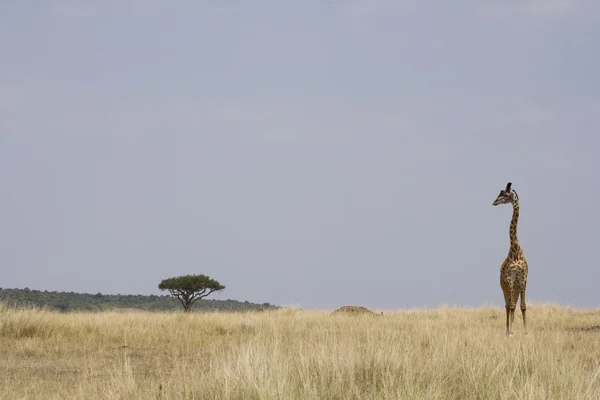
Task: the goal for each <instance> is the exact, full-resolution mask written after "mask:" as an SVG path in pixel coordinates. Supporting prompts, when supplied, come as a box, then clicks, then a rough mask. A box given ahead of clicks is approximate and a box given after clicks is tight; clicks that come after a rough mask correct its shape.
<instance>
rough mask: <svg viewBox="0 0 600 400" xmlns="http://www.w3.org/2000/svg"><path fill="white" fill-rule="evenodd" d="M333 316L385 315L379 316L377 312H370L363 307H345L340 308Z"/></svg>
mask: <svg viewBox="0 0 600 400" xmlns="http://www.w3.org/2000/svg"><path fill="white" fill-rule="evenodd" d="M331 314H332V315H340V314H342V315H343V314H345V315H373V316H381V315H383V313H381V314H377V313H376V312H373V311H371V310H369V309H368V308H366V307H361V306H344V307H341V308H338V309H337V310H335V311H334V312H333V313H331Z"/></svg>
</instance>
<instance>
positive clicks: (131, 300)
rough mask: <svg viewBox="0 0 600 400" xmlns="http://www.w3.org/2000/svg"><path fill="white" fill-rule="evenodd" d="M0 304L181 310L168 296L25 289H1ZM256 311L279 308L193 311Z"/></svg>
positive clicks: (202, 307) (224, 306)
mask: <svg viewBox="0 0 600 400" xmlns="http://www.w3.org/2000/svg"><path fill="white" fill-rule="evenodd" d="M0 302H4V303H6V304H7V305H9V306H11V307H32V306H33V307H47V308H51V309H56V310H59V311H105V310H113V309H125V308H129V309H138V310H146V311H168V310H178V309H179V310H180V309H181V304H179V302H178V301H177V300H176V299H175V298H173V297H171V296H169V295H164V296H159V295H149V296H144V295H123V294H101V293H96V294H87V293H73V292H49V291H41V290H32V289H29V288H27V290H25V289H1V288H0ZM257 308H265V309H267V308H272V309H275V308H278V307H276V306H273V305H271V304H269V303H263V304H255V303H249V302H247V301H246V302H241V301H237V300H230V299H227V300H207V299H204V300H202V301H200V302H198V303H196V305H195V306H194V311H200V312H202V311H250V310H255V309H257Z"/></svg>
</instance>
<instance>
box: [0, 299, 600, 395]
mask: <svg viewBox="0 0 600 400" xmlns="http://www.w3.org/2000/svg"><path fill="white" fill-rule="evenodd" d="M528 317H529V323H530V334H529V336H527V337H525V336H523V332H522V324H521V323H520V321H519V323H517V324H516V335H515V337H514V338H511V339H508V338H506V337H505V336H504V326H503V324H504V312H503V310H500V309H492V308H479V309H452V308H440V309H435V310H429V311H426V310H406V311H393V312H386V313H385V316H383V317H381V318H372V317H369V316H344V315H340V316H331V315H330V313H329V312H325V311H323V312H320V311H299V310H293V309H283V310H278V311H273V312H263V313H237V314H229V313H215V314H191V315H184V314H183V313H180V314H174V313H144V312H107V313H74V314H60V313H57V312H51V311H39V310H16V309H8V308H6V307H2V306H1V305H0V399H11V400H13V399H24V398H31V399H145V400H146V399H379V398H388V399H600V331H598V330H596V329H587V330H586V329H581V328H591V327H594V326H598V325H600V309H598V310H594V311H591V310H586V311H577V310H573V309H569V308H560V307H554V306H549V305H538V306H533V307H530V309H529V313H528Z"/></svg>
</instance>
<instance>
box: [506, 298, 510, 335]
mask: <svg viewBox="0 0 600 400" xmlns="http://www.w3.org/2000/svg"><path fill="white" fill-rule="evenodd" d="M506 336H510V308H509V305H508V304H507V305H506Z"/></svg>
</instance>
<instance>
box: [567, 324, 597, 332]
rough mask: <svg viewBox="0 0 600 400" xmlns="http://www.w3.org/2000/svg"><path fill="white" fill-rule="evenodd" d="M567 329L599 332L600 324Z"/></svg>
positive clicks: (570, 330)
mask: <svg viewBox="0 0 600 400" xmlns="http://www.w3.org/2000/svg"><path fill="white" fill-rule="evenodd" d="M567 330H568V331H569V332H599V333H600V325H594V326H584V327H581V328H569V329H567Z"/></svg>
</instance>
